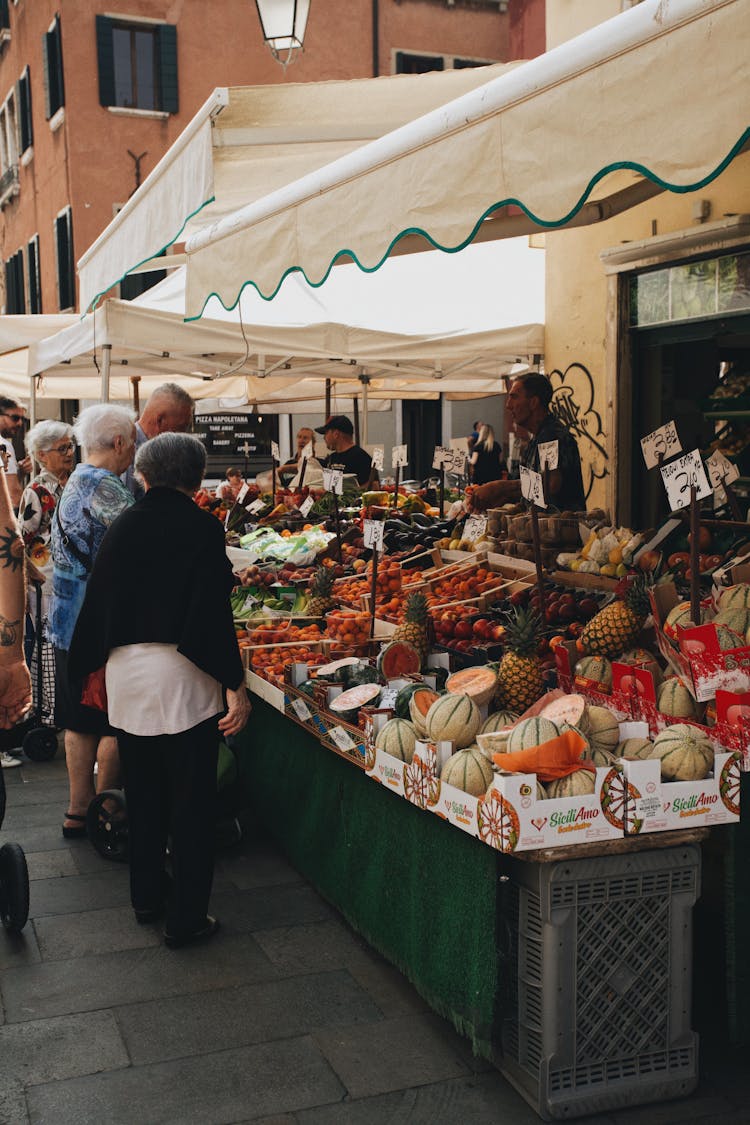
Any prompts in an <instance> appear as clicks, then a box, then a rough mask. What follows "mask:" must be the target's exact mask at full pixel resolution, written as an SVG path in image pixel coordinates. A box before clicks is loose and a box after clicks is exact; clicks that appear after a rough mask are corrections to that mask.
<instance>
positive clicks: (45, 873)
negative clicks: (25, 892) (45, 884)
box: [26, 848, 78, 893]
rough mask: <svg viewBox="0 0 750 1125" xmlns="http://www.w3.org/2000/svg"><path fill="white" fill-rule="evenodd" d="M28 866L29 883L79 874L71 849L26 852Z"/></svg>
mask: <svg viewBox="0 0 750 1125" xmlns="http://www.w3.org/2000/svg"><path fill="white" fill-rule="evenodd" d="M26 866H27V867H28V869H29V881H32V880H36V879H60V878H62V877H63V876H65V875H77V874H78V869H77V867H76V865H75V860H74V859H73V856H72V855H71V854H70V848H61V849H59V850H58V851H51V852H26ZM32 893H33V892H32Z"/></svg>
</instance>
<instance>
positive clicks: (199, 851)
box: [116, 715, 219, 936]
mask: <svg viewBox="0 0 750 1125" xmlns="http://www.w3.org/2000/svg"><path fill="white" fill-rule="evenodd" d="M218 718H219V716H218V715H215V716H214V717H213V718H212V719H207V720H206V721H205V722H203V723H200V724H199V725H198V726H196V727H191V728H190V730H187V731H183V732H182V733H181V734H164V735H156V736H154V737H143V736H141V735H134V734H128V733H127V732H126V731H117V732H116V733H117V740H118V744H119V747H120V761H121V764H122V772H123V778H124V782H125V797H126V800H127V805H128V832H129V840H130V898H131V902H132V904H133V909H134V910H158V909H159V908H160V907H161V904H162V902H163V901H164V898H165V892H166V891H167V889H168V893H167V895H166V905H167V915H166V932H167V933H168V934H172V935H175V936H183V935H185V934H189V933H191V932H193V931H194V930H196V929H200V928H201V927H202V926H204V925H205V920H206V913H207V910H208V900H209V898H210V895H211V884H212V882H213V874H214V838H215V827H216V764H217V757H218V750H219V730H218V727H217V725H216V724H217V720H218ZM168 837H169V839H170V857H171V867H172V879H171V885H170V880H169V877H168V875H167V874H166V870H165V853H166V847H167V838H168Z"/></svg>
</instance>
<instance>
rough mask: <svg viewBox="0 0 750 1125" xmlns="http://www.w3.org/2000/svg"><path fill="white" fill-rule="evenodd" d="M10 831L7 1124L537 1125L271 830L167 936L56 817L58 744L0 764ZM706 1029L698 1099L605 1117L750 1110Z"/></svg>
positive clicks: (223, 871)
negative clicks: (14, 880) (216, 930)
mask: <svg viewBox="0 0 750 1125" xmlns="http://www.w3.org/2000/svg"><path fill="white" fill-rule="evenodd" d="M4 778H5V782H6V785H7V791H8V807H7V812H6V817H5V822H4V824H3V828H2V831H0V843H4V842H6V841H8V840H14V841H16V842H17V843H19V844H20V845H21V846H22V847H23V848H24V850H25V852H26V858H27V861H28V865H29V874H30V878H31V880H32V882H31V919H30V921H29V923H28V925H27V926H26V929H25V930H24V932H23V934H22V935H21V936H20V937H18V938H14V937H12V936H11V935H8V934H5V933H0V994H1V997H2V1004H1V1006H0V1122H2V1123H7V1125H25V1123H33V1125H44V1123H50V1125H52V1123H53V1122H54V1123H55V1125H59V1123H63V1125H66V1123H72V1122H75V1123H76V1125H79V1123H87V1122H97V1123H98V1125H101V1123H105V1125H110V1123H111V1125H115V1123H119V1122H123V1123H133V1122H138V1123H145V1125H148V1123H151V1122H153V1123H156V1122H159V1123H162V1122H176V1123H180V1125H185V1123H190V1122H196V1123H200V1125H208V1123H214V1122H217V1123H218V1122H251V1121H252V1122H256V1125H261V1123H262V1125H381V1123H382V1125H386V1123H387V1125H407V1123H408V1125H412V1123H413V1125H428V1123H429V1125H456V1123H458V1122H460V1123H461V1125H497V1123H505V1125H534V1123H535V1122H537V1121H538V1120H539V1118H538V1117H537V1115H536V1114H535V1113H534V1112H533V1110H531V1109H530V1108H529V1107H528V1106H527V1105H526V1103H525V1102H524V1101H523V1100H522V1099H521V1098H520V1097H519V1096H518V1095H517V1094H516V1093H515V1091H514V1090H513V1089H512V1088H511V1087H510V1086H509V1085H508V1084H507V1083H506V1082H505V1081H504V1080H503V1078H502V1077H501V1076H500V1075H499V1074H498V1073H497V1072H496V1071H494V1070H493V1069H492V1068H490V1067H489V1066H487V1065H486V1064H485V1063H483V1062H479V1061H478V1060H475V1059H473V1058H472V1056H471V1053H470V1050H469V1048H468V1045H467V1044H466V1042H465V1041H464V1040H463V1039H461V1038H460V1037H459V1036H458V1035H457V1034H456V1033H455V1032H454V1031H453V1029H452V1027H451V1026H450V1025H448V1024H447V1023H446V1022H445V1021H443V1020H442V1019H439V1018H438V1017H437V1016H435V1015H434V1014H432V1013H431V1012H430V1011H429V1009H428V1008H427V1007H426V1006H425V1004H424V1003H423V1002H422V1000H421V999H420V997H419V996H418V995H417V993H416V992H415V991H414V989H413V988H412V987H411V986H410V985H409V984H408V983H407V981H406V980H405V979H404V978H403V977H402V976H400V974H399V973H397V972H396V971H395V970H394V969H392V968H391V967H390V966H389V965H388V964H387V963H386V962H385V961H383V960H382V958H380V957H379V956H378V955H377V954H375V953H373V952H372V951H370V950H369V949H368V948H367V946H366V945H364V944H363V942H362V941H361V940H360V939H359V938H358V937H357V936H356V935H355V934H354V933H353V932H352V931H351V930H350V929H349V927H348V926H347V925H346V923H345V922H344V921H343V920H342V918H341V917H340V915H338V914H337V913H336V912H335V911H334V910H332V909H331V908H330V907H329V906H328V905H327V904H326V903H325V902H324V901H323V900H322V899H321V898H320V897H319V896H318V895H317V894H316V893H315V891H314V890H313V889H312V888H311V887H310V886H309V885H308V884H307V883H306V882H305V881H304V880H303V879H302V878H301V877H300V876H299V875H298V874H297V872H296V871H294V869H293V868H291V867H290V866H289V864H288V863H287V862H286V860H285V859H284V858H283V856H282V855H281V854H280V853H279V852H278V850H277V849H276V848H275V847H274V846H272V845H271V844H269V843H268V842H267V841H264V840H261V839H257V838H256V839H253V838H246V840H245V841H244V842H243V843H242V844H241V845H240V846H239V847H238V848H237V849H236V850H233V851H231V852H225V853H224V854H223V856H222V858H221V860H220V861H219V863H218V867H217V876H216V883H215V891H214V898H213V902H212V908H213V909H214V910H215V912H216V913H217V914H218V915H219V916H220V918H221V921H222V924H223V929H222V932H221V933H220V934H219V935H218V936H217V937H216V938H215V939H214V940H213V941H212V942H210V943H209V944H208V945H206V946H203V947H195V948H192V949H184V950H179V951H170V950H168V949H166V948H165V947H164V945H163V944H162V941H161V932H160V929H159V928H158V927H157V926H139V925H137V924H136V922H135V920H134V918H133V916H132V913H131V911H130V907H129V900H128V874H127V870H126V868H125V867H124V866H123V865H120V864H116V863H110V862H107V861H105V860H102V859H100V858H99V857H98V856H97V854H96V853H95V851H94V850H93V848H92V847H91V845H90V844H88V843H87V842H86V841H67V840H63V837H62V835H61V832H60V826H61V824H62V814H63V813H64V811H65V804H66V794H67V786H66V783H65V765H64V762H63V761H62V760H61V759H60V758H58V759H56V760H55V761H53V762H49V763H43V764H33V763H25V764H24V766H23V767H22V768H20V769H14V770H5V771H4ZM710 1052H711V1047H710V1045H708V1047H707V1046H706V1045H705V1044H704V1047H703V1056H704V1066H703V1070H704V1078H703V1079H702V1081H701V1085H700V1088H699V1090H698V1091H697V1092H696V1094H694V1095H693V1096H692V1097H691V1098H689V1099H687V1100H684V1101H679V1102H670V1103H664V1104H660V1105H656V1106H649V1107H642V1108H640V1109H631V1110H621V1111H618V1112H612V1113H609V1114H606V1115H603V1116H598V1117H590V1118H587V1119H585V1120H587V1121H588V1122H590V1123H591V1125H682V1123H685V1122H700V1123H701V1125H709V1123H712V1122H716V1123H718V1122H722V1123H723V1122H729V1121H730V1122H750V1108H747V1109H746V1108H744V1102H745V1099H746V1095H747V1088H746V1085H744V1084H743V1082H742V1077H741V1076H742V1070H741V1066H740V1063H739V1061H738V1060H737V1059H734V1058H732V1056H731V1055H730V1056H727V1054H726V1052H725V1051H721V1050H719V1049H718V1048H717V1047H715V1048H714V1050H713V1054H711V1053H710Z"/></svg>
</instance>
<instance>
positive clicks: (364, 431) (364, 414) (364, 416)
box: [360, 375, 370, 445]
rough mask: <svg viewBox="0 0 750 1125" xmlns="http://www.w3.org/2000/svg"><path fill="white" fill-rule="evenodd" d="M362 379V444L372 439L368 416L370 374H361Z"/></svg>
mask: <svg viewBox="0 0 750 1125" xmlns="http://www.w3.org/2000/svg"><path fill="white" fill-rule="evenodd" d="M360 379H361V381H362V445H367V443H368V441H369V440H370V434H369V426H368V418H367V411H368V410H369V404H368V400H367V396H368V388H369V386H370V378H369V376H368V375H360Z"/></svg>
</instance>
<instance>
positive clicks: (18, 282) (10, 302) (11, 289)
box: [5, 250, 26, 314]
mask: <svg viewBox="0 0 750 1125" xmlns="http://www.w3.org/2000/svg"><path fill="white" fill-rule="evenodd" d="M5 311H6V313H8V314H13V313H25V312H26V297H25V293H24V285H23V250H18V251H17V252H16V253H15V254H14V255H13V257H12V258H8V261H7V262H6V263H5Z"/></svg>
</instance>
